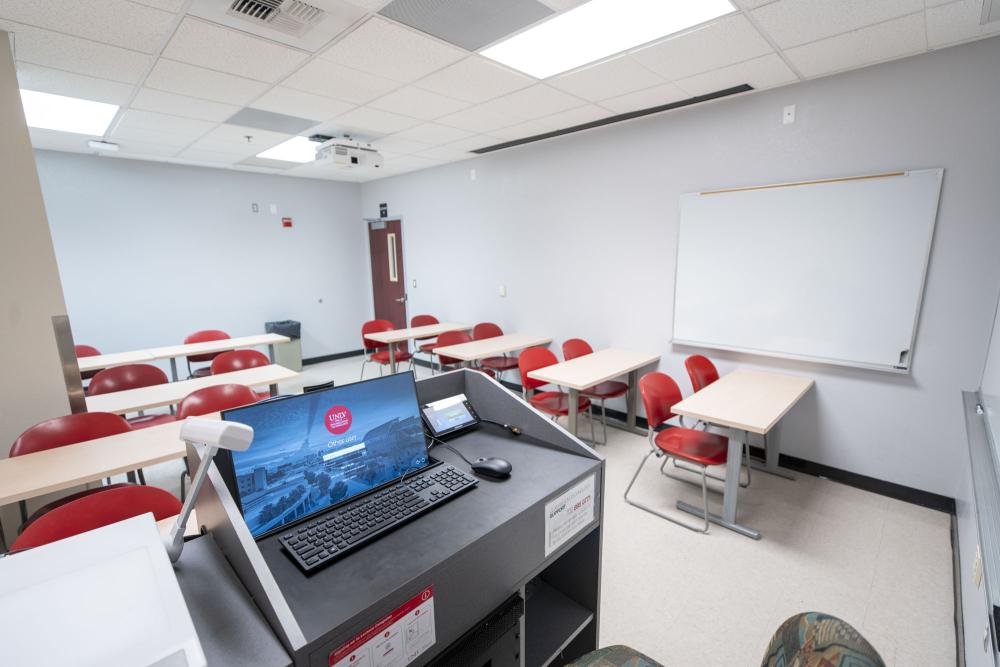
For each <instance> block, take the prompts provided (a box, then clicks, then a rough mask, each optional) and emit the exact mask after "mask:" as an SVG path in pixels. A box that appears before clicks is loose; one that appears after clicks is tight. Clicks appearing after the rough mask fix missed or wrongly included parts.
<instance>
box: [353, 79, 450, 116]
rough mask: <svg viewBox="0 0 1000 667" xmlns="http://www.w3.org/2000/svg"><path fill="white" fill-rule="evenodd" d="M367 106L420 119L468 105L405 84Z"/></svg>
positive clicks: (444, 113)
mask: <svg viewBox="0 0 1000 667" xmlns="http://www.w3.org/2000/svg"><path fill="white" fill-rule="evenodd" d="M369 106H372V107H375V108H376V109H382V110H383V111H393V112H395V113H401V114H406V115H408V116H413V117H414V118H420V119H421V120H434V119H435V118H440V117H441V116H444V115H446V114H450V113H454V112H456V111H458V110H459V109H464V108H465V107H467V106H469V103H468V102H461V101H459V100H455V99H452V98H450V97H445V96H444V95H438V94H437V93H432V92H429V91H426V90H423V89H421V88H415V87H413V86H406V87H405V88H400V89H399V90H396V91H393V92H391V93H389V94H388V95H386V96H384V97H380V98H379V99H377V100H375V101H374V102H371V103H370V104H369Z"/></svg>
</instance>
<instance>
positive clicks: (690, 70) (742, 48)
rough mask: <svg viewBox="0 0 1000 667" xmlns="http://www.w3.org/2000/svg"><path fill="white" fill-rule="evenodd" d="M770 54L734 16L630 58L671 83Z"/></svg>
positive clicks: (747, 25) (757, 36)
mask: <svg viewBox="0 0 1000 667" xmlns="http://www.w3.org/2000/svg"><path fill="white" fill-rule="evenodd" d="M772 51H773V49H772V48H771V46H770V45H769V44H768V43H767V41H766V40H765V39H764V38H763V37H761V35H760V33H759V32H757V29H756V28H754V27H753V25H751V24H750V21H749V20H748V19H747V18H746V17H745V16H743V15H742V14H736V15H733V16H727V17H726V18H723V19H720V20H718V21H715V22H714V23H710V24H708V25H706V26H703V27H700V28H696V29H694V30H691V31H689V32H686V33H683V34H681V35H678V36H676V37H670V38H668V39H665V40H663V41H661V42H657V43H655V44H653V45H651V46H647V47H644V48H642V49H639V50H637V51H633V52H632V56H633V57H634V58H635V59H636V60H638V61H639V62H640V63H642V64H643V65H645V66H646V67H648V68H649V69H651V70H653V71H654V72H656V73H657V74H659V75H660V76H662V77H664V78H665V79H667V80H669V81H674V80H676V79H682V78H684V77H687V76H692V75H694V74H701V73H702V72H707V71H708V70H710V69H715V68H717V67H725V66H726V65H732V64H734V63H738V62H741V61H743V60H750V59H751V58H756V57H757V56H762V55H764V54H765V53H771V52H772Z"/></svg>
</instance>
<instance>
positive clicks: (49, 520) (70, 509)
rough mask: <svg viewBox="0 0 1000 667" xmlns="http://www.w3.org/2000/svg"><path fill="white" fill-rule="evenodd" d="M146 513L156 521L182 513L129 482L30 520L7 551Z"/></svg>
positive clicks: (174, 503) (159, 493)
mask: <svg viewBox="0 0 1000 667" xmlns="http://www.w3.org/2000/svg"><path fill="white" fill-rule="evenodd" d="M147 512H152V513H153V518H154V519H155V520H157V521H160V520H162V519H169V518H170V517H172V516H176V515H178V514H180V513H181V503H180V501H179V500H177V498H175V497H174V496H173V495H172V494H171V493H169V492H167V491H164V490H163V489H159V488H157V487H155V486H142V485H139V484H134V485H133V484H129V485H126V486H118V487H115V488H109V489H105V490H102V491H98V492H97V493H91V494H88V495H86V496H82V497H80V498H77V499H76V500H73V501H71V502H68V503H66V504H65V505H61V506H59V507H56V508H54V509H51V510H49V511H48V512H46V513H45V514H43V515H42V516H40V517H38V518H37V519H35V520H34V521H32V522H31V523H30V524H29V525H28V527H27V528H25V529H24V532H23V533H21V535H20V536H19V537H18V538H17V539H16V540H15V541H14V544H12V545H11V548H10V550H11V551H12V552H13V551H20V550H22V549H31V548H33V547H40V546H42V545H44V544H48V543H50V542H55V541H56V540H62V539H65V538H67V537H72V536H73V535H79V534H80V533H85V532H87V531H88V530H94V529H95V528H101V527H102V526H107V525H110V524H112V523H118V522H119V521H124V520H125V519H131V518H132V517H134V516H139V515H140V514H146V513H147Z"/></svg>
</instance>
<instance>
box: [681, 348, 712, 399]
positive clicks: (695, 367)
mask: <svg viewBox="0 0 1000 667" xmlns="http://www.w3.org/2000/svg"><path fill="white" fill-rule="evenodd" d="M684 368H686V369H687V372H688V377H689V378H691V387H692V388H694V390H695V391H701V390H702V389H704V388H705V387H707V386H708V385H710V384H712V383H713V382H715V381H716V380H718V379H719V371H718V370H717V369H716V368H715V364H713V363H712V362H711V361H709V359H708V357H703V356H701V355H700V354H692V355H691V356H690V357H688V358H687V359H685V360H684Z"/></svg>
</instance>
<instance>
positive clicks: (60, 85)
mask: <svg viewBox="0 0 1000 667" xmlns="http://www.w3.org/2000/svg"><path fill="white" fill-rule="evenodd" d="M17 81H18V85H20V86H21V88H26V89H28V90H38V91H41V92H43V93H55V94H56V95H67V96H69V97H79V98H82V99H85V100H93V101H95V102H106V103H108V104H117V105H118V106H124V105H125V104H127V103H128V100H129V98H130V97H132V91H133V90H134V87H133V86H132V85H131V84H127V83H119V82H118V81H108V80H107V79H98V78H95V77H92V76H85V75H83V74H74V73H72V72H64V71H62V70H58V69H50V68H48V67H41V66H40V65H32V64H31V63H18V65H17Z"/></svg>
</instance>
